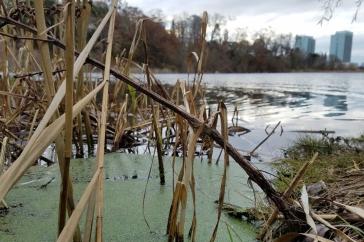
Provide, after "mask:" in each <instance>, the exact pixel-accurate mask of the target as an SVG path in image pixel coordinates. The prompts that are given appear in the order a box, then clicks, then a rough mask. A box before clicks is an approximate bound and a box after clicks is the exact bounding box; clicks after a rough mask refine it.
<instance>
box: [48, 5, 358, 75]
mask: <svg viewBox="0 0 364 242" xmlns="http://www.w3.org/2000/svg"><path fill="white" fill-rule="evenodd" d="M49 1H50V2H52V1H55V0H49ZM108 8H109V6H108V4H107V3H106V2H104V1H94V2H93V3H92V17H91V21H90V23H91V24H90V26H89V32H90V35H91V34H92V32H93V30H94V29H95V28H96V26H97V23H98V22H99V21H100V20H101V19H102V18H103V16H104V15H105V14H106V12H107V11H108ZM139 19H147V20H146V21H145V23H144V24H145V31H146V36H147V42H148V52H149V57H148V58H149V64H150V66H151V67H152V68H156V69H159V70H161V71H163V70H164V71H172V72H186V71H187V70H188V56H189V55H190V53H191V52H192V51H196V50H198V49H199V46H200V44H201V43H200V42H201V30H200V29H201V21H202V19H201V16H198V15H194V14H192V15H189V14H186V13H184V14H181V15H179V16H175V17H174V18H173V19H172V21H166V18H165V16H164V14H163V12H162V11H161V10H153V11H151V12H149V13H148V14H146V13H144V12H143V11H142V10H141V9H139V8H136V7H132V6H129V5H128V4H126V3H123V4H122V5H121V6H119V9H118V14H117V18H116V26H115V33H114V38H115V41H114V43H115V45H114V47H113V52H114V54H115V55H121V54H122V55H124V56H127V54H128V51H129V46H130V44H131V42H132V40H133V37H134V33H135V30H136V23H137V21H138V20H139ZM226 22H227V18H226V17H224V16H222V15H220V14H216V13H215V14H212V15H210V16H209V25H208V30H209V31H208V33H209V34H208V36H207V37H206V40H207V46H206V59H205V63H204V71H205V72H223V73H225V72H289V71H330V70H354V69H356V67H355V66H352V65H349V66H348V65H344V64H343V63H341V62H340V61H338V60H328V58H327V56H326V54H308V55H307V54H304V53H302V52H301V51H299V50H298V49H295V48H294V47H293V46H292V44H293V43H292V42H293V38H292V35H291V34H277V33H275V32H274V31H272V30H271V29H269V28H267V29H263V30H261V31H258V32H256V33H255V34H254V35H253V36H252V38H250V39H248V36H247V34H246V31H245V30H244V29H243V28H241V29H237V30H236V31H235V32H234V33H230V32H229V31H228V30H227V29H226V28H224V25H225V24H226ZM103 35H104V39H106V35H107V33H106V31H105V33H103ZM105 46H106V43H100V44H99V45H98V46H97V49H96V53H97V52H99V53H102V52H103V50H104V48H105ZM144 58H145V56H144V51H143V48H142V46H140V48H138V51H137V52H136V53H135V54H134V60H136V61H137V62H139V63H140V62H143V61H144Z"/></svg>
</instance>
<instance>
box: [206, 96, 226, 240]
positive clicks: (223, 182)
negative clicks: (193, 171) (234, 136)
mask: <svg viewBox="0 0 364 242" xmlns="http://www.w3.org/2000/svg"><path fill="white" fill-rule="evenodd" d="M219 110H220V118H221V133H222V136H223V138H224V141H225V142H224V146H223V148H224V172H223V175H222V178H221V186H220V195H219V203H218V212H217V222H216V225H215V228H214V231H213V233H212V236H211V239H210V242H213V241H215V239H216V234H217V229H218V227H219V222H220V218H221V211H222V207H223V204H224V196H225V187H226V173H227V166H228V165H229V154H228V153H227V152H226V144H227V142H228V137H229V136H228V123H227V109H226V106H225V104H224V103H223V102H221V103H220V106H219Z"/></svg>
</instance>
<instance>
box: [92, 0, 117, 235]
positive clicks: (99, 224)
mask: <svg viewBox="0 0 364 242" xmlns="http://www.w3.org/2000/svg"><path fill="white" fill-rule="evenodd" d="M116 2H117V1H116V0H113V4H112V5H113V6H115V7H114V8H113V14H112V16H111V18H110V24H109V32H108V37H107V43H108V45H107V51H106V60H105V70H104V82H105V86H104V89H103V94H102V111H101V120H100V132H99V142H98V144H97V147H98V149H97V151H98V152H97V155H96V159H97V167H98V169H99V170H100V176H99V179H98V186H97V190H96V213H97V215H96V239H95V240H96V242H102V241H103V217H104V212H103V209H104V146H105V133H106V132H105V130H106V118H107V112H108V102H109V80H110V67H111V57H112V56H111V54H112V44H113V36H114V35H113V34H114V27H115V15H116Z"/></svg>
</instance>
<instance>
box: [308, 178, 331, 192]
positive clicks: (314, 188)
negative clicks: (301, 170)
mask: <svg viewBox="0 0 364 242" xmlns="http://www.w3.org/2000/svg"><path fill="white" fill-rule="evenodd" d="M325 191H327V186H326V184H325V182H324V181H322V180H321V181H319V182H316V183H313V184H311V185H308V186H307V193H308V194H309V195H310V196H317V195H320V194H322V193H323V192H325Z"/></svg>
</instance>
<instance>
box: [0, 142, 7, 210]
mask: <svg viewBox="0 0 364 242" xmlns="http://www.w3.org/2000/svg"><path fill="white" fill-rule="evenodd" d="M8 140H9V138H8V137H7V136H5V137H4V139H3V142H2V143H1V151H0V175H1V174H2V173H3V170H4V166H5V162H6V160H5V154H6V147H7V144H8ZM3 207H4V208H7V207H8V205H7V204H6V202H5V200H4V199H1V200H0V208H3Z"/></svg>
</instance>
